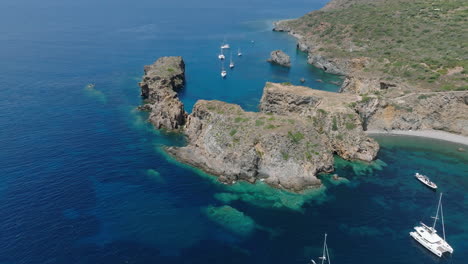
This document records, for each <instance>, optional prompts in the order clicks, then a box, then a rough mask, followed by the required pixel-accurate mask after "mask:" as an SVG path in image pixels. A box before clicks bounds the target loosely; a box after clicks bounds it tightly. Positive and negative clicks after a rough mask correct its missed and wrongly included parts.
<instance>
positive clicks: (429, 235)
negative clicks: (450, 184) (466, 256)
mask: <svg viewBox="0 0 468 264" xmlns="http://www.w3.org/2000/svg"><path fill="white" fill-rule="evenodd" d="M439 212H440V219H441V222H442V236H443V238H442V237H440V236H439V234H437V230H436V229H435V226H436V223H437V220H438V219H439ZM433 218H434V224H432V226H431V227H429V226H427V225H425V224H424V223H422V222H421V225H420V226H416V227H414V230H415V231H413V232H410V233H409V234H410V236H411V237H412V238H414V240H416V241H417V242H418V243H419V244H421V245H422V246H423V247H425V248H426V249H428V250H429V251H430V252H432V253H434V254H435V255H436V256H438V257H442V255H444V254H445V253H450V254H452V253H453V248H452V246H450V244H449V243H448V242H447V241H446V240H445V227H444V212H443V210H442V193H441V194H440V197H439V204H438V205H437V212H436V215H435V216H434V217H433Z"/></svg>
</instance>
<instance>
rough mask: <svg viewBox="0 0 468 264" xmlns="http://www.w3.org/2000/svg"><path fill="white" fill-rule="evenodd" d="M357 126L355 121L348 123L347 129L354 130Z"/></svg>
mask: <svg viewBox="0 0 468 264" xmlns="http://www.w3.org/2000/svg"><path fill="white" fill-rule="evenodd" d="M356 127H357V126H356V124H354V123H346V129H348V130H352V129H355V128H356Z"/></svg>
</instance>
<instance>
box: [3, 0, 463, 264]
mask: <svg viewBox="0 0 468 264" xmlns="http://www.w3.org/2000/svg"><path fill="white" fill-rule="evenodd" d="M325 2H326V1H320V0H314V1H305V0H291V1H281V2H275V3H273V2H271V1H266V0H259V1H255V2H253V1H246V0H240V1H211V0H208V1H181V0H176V1H158V0H154V1H149V0H142V1H138V2H134V1H127V0H114V1H110V0H104V1H90V0H84V1H71V0H44V1H32V0H3V1H2V2H1V3H0V146H1V148H0V177H1V178H0V263H2V264H16V263H307V262H308V260H309V259H310V258H311V257H316V256H318V255H320V250H321V245H322V238H323V233H324V232H327V233H328V234H329V247H330V252H331V255H332V256H331V257H332V261H333V262H334V263H384V264H385V263H439V262H440V263H463V259H467V258H468V243H466V241H468V222H467V221H466V218H467V217H468V195H467V190H468V178H467V175H468V165H467V164H468V154H467V152H464V153H462V152H457V150H456V149H457V148H458V147H460V146H458V145H456V144H450V143H446V142H440V141H434V140H427V139H415V138H409V137H378V138H377V139H378V140H379V142H380V143H381V144H382V150H381V152H380V153H379V157H378V158H379V160H378V161H377V162H376V163H375V164H373V165H371V166H368V165H363V164H358V163H347V162H342V161H339V160H337V167H338V169H337V173H338V174H339V175H340V176H342V177H346V178H347V179H349V182H346V183H344V184H340V185H335V184H332V182H330V181H328V180H326V179H327V176H324V179H325V182H326V186H327V187H326V188H323V189H320V190H317V191H313V192H310V193H307V194H304V195H294V194H289V193H285V192H282V191H276V190H273V189H271V188H268V187H266V186H263V185H261V184H259V185H255V186H253V185H249V184H246V183H238V184H236V185H234V186H225V185H222V184H219V183H217V182H216V181H215V180H214V178H212V177H210V176H207V175H204V174H202V173H200V172H198V171H197V170H195V169H193V168H190V167H188V166H184V165H182V164H178V163H177V162H175V161H173V160H171V159H169V158H168V157H167V156H166V155H164V153H163V152H162V151H161V147H162V146H165V145H181V144H184V139H183V138H182V137H181V136H180V135H175V134H164V133H161V132H158V131H154V130H153V129H152V128H151V126H150V125H148V124H147V123H146V122H145V120H146V116H145V114H143V113H139V112H137V111H135V110H134V108H135V107H136V106H137V105H138V104H140V103H141V99H140V97H139V88H138V86H137V82H138V80H139V78H140V77H141V75H142V69H143V66H144V65H145V64H150V63H152V62H153V61H154V60H156V59H157V58H158V57H160V56H166V55H181V56H183V57H184V59H185V61H186V64H187V86H186V87H185V89H184V91H183V93H182V94H181V98H182V100H183V101H184V103H185V106H186V108H187V110H188V111H190V109H191V107H192V106H193V104H194V103H195V101H196V100H197V99H200V98H203V99H219V100H224V101H228V102H233V103H238V104H240V105H241V106H242V107H244V108H245V109H248V110H252V111H255V110H256V109H257V104H258V100H259V98H260V96H261V93H262V88H263V86H264V83H265V81H278V82H285V81H289V82H292V83H295V84H298V83H299V79H300V78H302V77H304V78H306V79H307V82H306V85H308V86H311V87H314V88H318V89H324V90H330V91H335V90H337V86H335V85H333V84H331V83H330V82H335V81H339V80H340V79H339V78H337V77H336V76H331V75H328V74H324V73H323V72H320V71H318V70H316V69H314V68H312V67H310V66H309V65H307V64H306V56H305V54H302V53H300V52H296V50H295V41H294V40H293V39H292V38H290V37H289V36H287V35H286V34H281V33H274V32H271V22H272V21H274V20H276V19H283V18H291V17H297V16H300V15H302V14H304V13H306V12H308V11H310V10H313V9H317V8H320V7H321V6H323V5H324V4H325ZM224 38H226V39H227V41H228V42H229V43H230V44H231V46H232V47H233V49H234V51H236V50H237V48H238V47H240V48H241V49H242V51H243V53H244V56H243V57H242V58H237V57H236V56H234V57H235V58H234V59H235V60H236V68H235V69H234V70H233V71H229V75H228V78H227V79H226V80H222V79H221V78H220V76H219V71H220V63H219V61H218V60H217V58H216V57H217V54H218V51H219V50H218V48H219V45H220V44H221V42H222V41H223V39H224ZM251 40H254V41H255V43H254V44H252V43H251ZM278 48H281V49H283V50H285V51H286V52H287V53H288V54H290V55H292V60H293V66H292V68H291V69H290V70H289V71H288V70H285V69H283V68H280V67H274V66H270V65H269V64H267V63H266V62H265V60H266V58H267V57H268V55H269V52H270V51H271V50H273V49H278ZM228 57H229V54H228ZM317 80H321V81H317ZM90 82H94V83H96V89H95V90H88V89H86V88H85V86H86V84H88V83H90ZM415 171H420V172H424V173H427V174H429V175H430V176H431V177H432V178H433V179H434V180H435V181H436V182H437V184H438V185H439V187H440V189H441V191H443V192H444V193H445V195H444V212H445V216H446V219H445V220H446V230H447V234H448V237H447V239H448V241H449V242H451V244H452V246H453V247H454V249H455V254H454V255H453V258H452V259H444V260H442V261H439V260H437V259H435V258H433V257H432V256H431V255H430V254H429V253H428V252H426V251H425V250H424V249H422V248H421V247H420V246H418V245H417V244H416V243H414V242H413V241H412V240H411V239H410V238H409V236H408V232H409V231H410V230H411V229H412V227H413V226H414V225H415V224H417V223H418V221H420V220H423V221H425V222H430V221H431V220H430V216H431V214H433V211H434V210H435V206H436V199H437V194H436V193H434V192H431V191H430V190H428V189H425V188H424V186H421V184H419V183H418V182H417V181H416V180H414V178H413V177H412V174H413V173H414V172H415ZM223 205H230V206H231V207H232V208H235V209H236V210H237V211H239V212H242V213H243V216H242V215H241V216H239V215H238V214H230V213H229V212H232V210H231V211H229V210H228V211H227V212H226V211H224V210H219V214H218V215H216V216H213V215H210V214H209V213H207V212H208V211H209V210H208V209H207V208H210V207H213V206H214V207H221V206H223Z"/></svg>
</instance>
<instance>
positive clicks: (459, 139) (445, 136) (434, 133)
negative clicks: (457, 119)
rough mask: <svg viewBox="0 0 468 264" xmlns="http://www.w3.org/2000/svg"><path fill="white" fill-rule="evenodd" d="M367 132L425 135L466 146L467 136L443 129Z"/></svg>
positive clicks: (372, 132) (369, 131)
mask: <svg viewBox="0 0 468 264" xmlns="http://www.w3.org/2000/svg"><path fill="white" fill-rule="evenodd" d="M366 133H367V134H388V135H404V136H415V137H425V138H434V139H439V140H445V141H450V142H454V143H459V144H463V145H467V146H468V137H465V136H462V135H457V134H452V133H448V132H444V131H438V130H418V131H405V130H391V131H384V130H368V131H366Z"/></svg>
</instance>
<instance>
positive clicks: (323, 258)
mask: <svg viewBox="0 0 468 264" xmlns="http://www.w3.org/2000/svg"><path fill="white" fill-rule="evenodd" d="M326 247H327V233H325V239H324V240H323V253H322V264H323V263H324V262H325V259H327V258H326V256H325V248H326Z"/></svg>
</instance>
